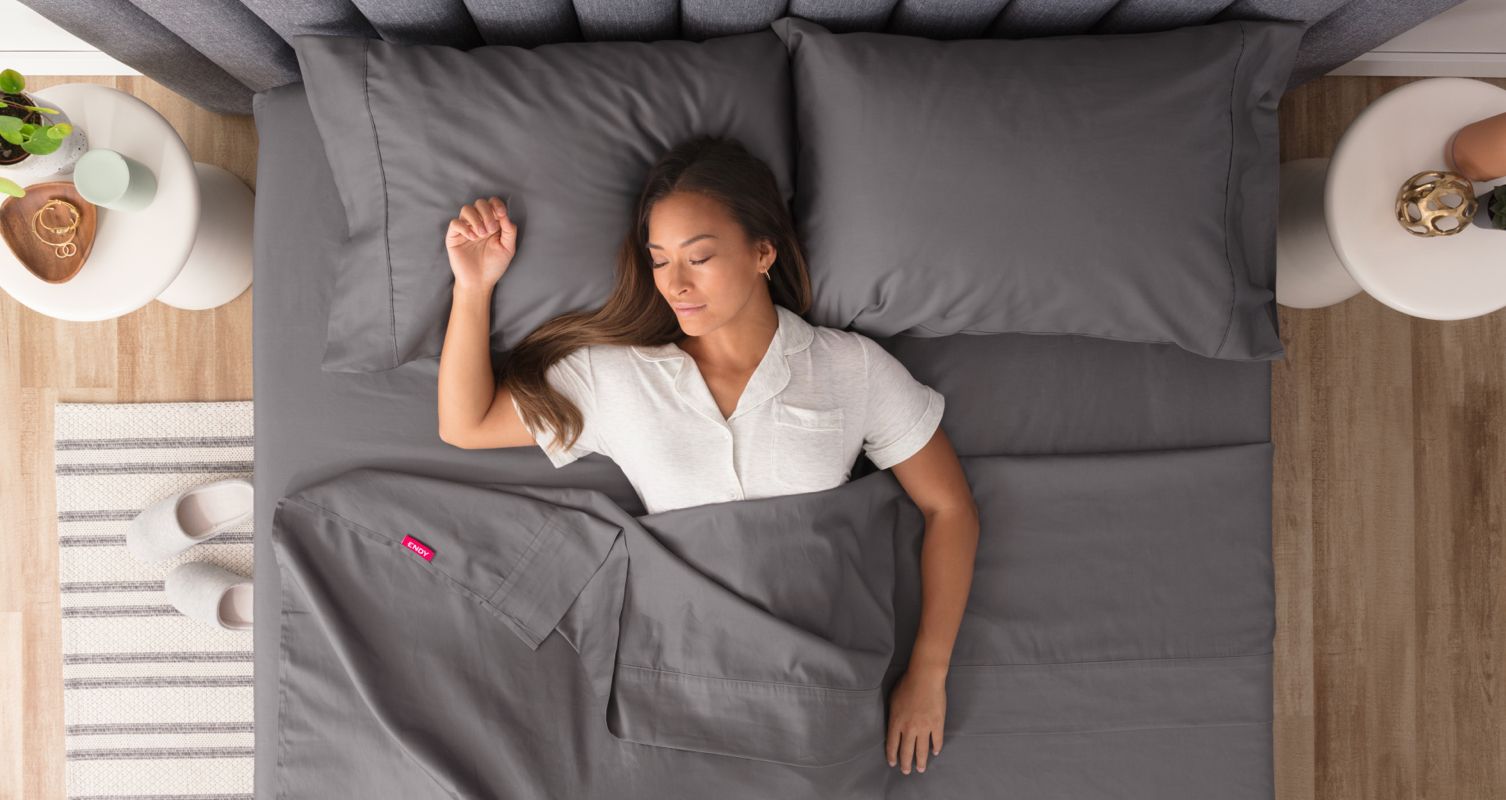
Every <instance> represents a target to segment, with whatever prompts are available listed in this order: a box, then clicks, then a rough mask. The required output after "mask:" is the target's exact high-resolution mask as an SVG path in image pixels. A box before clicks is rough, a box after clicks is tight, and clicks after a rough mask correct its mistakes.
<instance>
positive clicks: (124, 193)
mask: <svg viewBox="0 0 1506 800" xmlns="http://www.w3.org/2000/svg"><path fill="white" fill-rule="evenodd" d="M73 185H74V187H75V188H77V189H78V193H79V194H80V195H83V198H84V199H85V200H88V201H89V202H91V203H93V204H95V205H97V206H103V207H105V208H112V209H115V210H117V211H140V210H141V209H143V208H146V207H147V206H149V205H151V204H152V199H153V198H154V197H156V196H157V176H156V175H153V174H152V171H151V170H150V169H148V168H147V167H146V165H144V164H142V163H141V162H139V161H136V160H135V159H132V158H127V157H126V156H123V155H121V154H120V153H117V152H115V151H114V150H106V149H104V148H95V149H93V150H90V151H89V152H87V153H85V154H84V155H83V157H82V158H80V159H79V160H78V163H77V164H75V165H74V167H73Z"/></svg>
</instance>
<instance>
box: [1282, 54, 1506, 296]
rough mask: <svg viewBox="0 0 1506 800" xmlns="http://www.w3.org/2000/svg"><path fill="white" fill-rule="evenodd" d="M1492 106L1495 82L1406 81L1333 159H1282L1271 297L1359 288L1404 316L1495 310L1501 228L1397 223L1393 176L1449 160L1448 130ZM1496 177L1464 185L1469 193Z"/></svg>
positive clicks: (1502, 273)
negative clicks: (1435, 230)
mask: <svg viewBox="0 0 1506 800" xmlns="http://www.w3.org/2000/svg"><path fill="white" fill-rule="evenodd" d="M1502 112H1506V89H1502V88H1500V87H1497V86H1494V85H1492V84H1489V83H1486V82H1484V81H1477V80H1473V79H1470V78H1432V79H1428V80H1421V81H1415V82H1413V83H1409V84H1406V85H1404V86H1401V87H1400V88H1397V89H1395V90H1392V91H1391V92H1388V93H1387V94H1385V95H1384V96H1382V97H1381V98H1380V99H1378V100H1376V101H1375V102H1374V103H1371V104H1370V106H1369V107H1367V108H1366V109H1365V110H1364V112H1362V113H1361V114H1360V116H1359V117H1358V118H1356V119H1355V121H1354V122H1353V123H1352V124H1350V126H1349V128H1348V129H1347V130H1345V131H1344V135H1343V136H1342V137H1341V138H1340V139H1339V143H1338V145H1337V146H1336V147H1335V149H1334V153H1333V158H1331V159H1328V160H1326V161H1325V160H1324V159H1303V160H1301V161H1294V162H1288V163H1286V164H1283V165H1282V172H1281V180H1282V190H1281V195H1282V196H1281V202H1282V206H1281V211H1280V213H1281V222H1280V225H1279V226H1278V227H1279V233H1278V236H1277V278H1276V301H1277V302H1278V303H1281V304H1282V305H1285V306H1290V307H1293V308H1317V307H1320V306H1326V305H1332V304H1333V303H1337V302H1340V301H1342V300H1345V299H1347V298H1349V297H1351V296H1353V295H1355V294H1357V293H1358V292H1359V291H1360V290H1362V289H1363V290H1364V291H1365V292H1368V293H1369V294H1370V295H1371V296H1372V297H1374V298H1375V299H1376V300H1379V301H1380V302H1382V303H1384V304H1386V305H1388V306H1390V307H1391V308H1394V309H1396V310H1398V311H1401V312H1403V313H1405V314H1410V315H1412V316H1415V317H1423V318H1426V319H1438V320H1450V319H1465V318H1468V317H1476V316H1480V315H1482V314H1489V313H1491V312H1492V311H1496V310H1497V309H1500V308H1502V307H1506V232H1502V231H1491V230H1485V229H1483V228H1481V227H1479V226H1477V225H1473V224H1471V225H1469V226H1467V227H1466V229H1465V230H1463V231H1461V232H1459V233H1458V234H1455V235H1453V236H1434V237H1421V236H1414V235H1412V234H1410V233H1408V232H1407V231H1406V230H1405V229H1403V228H1402V227H1401V224H1400V223H1398V222H1397V221H1396V194H1397V192H1398V191H1399V190H1400V189H1401V186H1402V184H1403V183H1404V182H1406V180H1407V179H1408V178H1410V177H1412V176H1413V175H1415V174H1417V173H1419V172H1422V171H1424V170H1445V169H1448V163H1449V162H1448V159H1447V153H1446V148H1447V146H1448V143H1449V141H1450V139H1451V137H1452V136H1453V135H1454V133H1455V132H1457V131H1458V130H1459V129H1460V128H1462V127H1464V126H1465V125H1468V124H1469V123H1471V122H1474V121H1476V120H1479V119H1484V118H1486V117H1490V116H1494V115H1496V114H1500V113H1502ZM1502 182H1503V181H1501V180H1497V181H1494V182H1491V183H1475V191H1476V193H1477V194H1484V193H1485V192H1487V191H1489V189H1490V188H1491V187H1492V186H1495V185H1497V184H1500V183H1502ZM1320 187H1321V190H1319V188H1320ZM1325 231H1326V233H1327V236H1323V235H1322V233H1323V232H1325Z"/></svg>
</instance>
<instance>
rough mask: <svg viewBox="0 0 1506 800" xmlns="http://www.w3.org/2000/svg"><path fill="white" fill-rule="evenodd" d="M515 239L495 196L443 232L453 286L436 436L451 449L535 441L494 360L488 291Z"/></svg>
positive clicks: (442, 356) (504, 269)
mask: <svg viewBox="0 0 1506 800" xmlns="http://www.w3.org/2000/svg"><path fill="white" fill-rule="evenodd" d="M517 240H518V227H517V225H516V224H514V223H513V221H512V219H510V218H509V217H508V216H507V206H505V205H504V204H503V203H502V201H501V200H500V199H499V198H496V197H491V198H487V199H483V200H477V201H476V202H475V203H473V204H471V205H467V206H464V207H462V208H461V209H460V214H459V215H458V216H456V217H455V218H454V219H452V220H450V226H449V228H448V229H447V230H446V232H445V250H446V251H447V252H448V254H449V258H450V270H451V271H452V272H454V273H455V287H454V290H453V302H452V304H451V306H450V322H449V326H448V327H447V328H446V329H445V337H444V347H443V348H442V349H441V350H440V355H439V438H441V439H443V440H444V441H446V442H448V443H450V444H452V445H455V446H456V447H463V448H480V447H521V446H523V445H529V444H535V441H534V438H533V435H532V434H531V433H529V431H528V429H527V428H526V427H525V426H524V425H523V420H522V419H520V418H519V417H518V413H517V410H516V409H515V408H513V403H512V392H511V391H509V390H508V389H507V387H506V386H499V385H497V381H496V375H495V374H494V373H493V372H492V362H491V301H492V292H493V291H494V290H495V288H496V286H497V282H498V281H500V280H501V279H502V275H503V274H504V273H505V272H507V267H508V265H509V264H511V263H512V257H513V254H514V253H515V252H516V251H517Z"/></svg>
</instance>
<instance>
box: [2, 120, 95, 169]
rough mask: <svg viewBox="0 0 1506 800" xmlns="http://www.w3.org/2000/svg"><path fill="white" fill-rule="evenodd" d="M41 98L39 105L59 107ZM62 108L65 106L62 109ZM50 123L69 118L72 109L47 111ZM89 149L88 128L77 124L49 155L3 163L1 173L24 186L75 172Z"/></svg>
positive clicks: (53, 123) (54, 123)
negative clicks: (75, 165)
mask: <svg viewBox="0 0 1506 800" xmlns="http://www.w3.org/2000/svg"><path fill="white" fill-rule="evenodd" d="M34 102H37V105H41V106H45V107H47V108H57V106H51V105H48V104H47V103H45V102H39V101H34ZM58 110H59V111H62V109H58ZM43 116H45V117H46V118H47V121H48V123H49V124H52V125H56V124H57V123H59V122H69V120H68V113H67V112H66V111H63V113H60V114H44V115H43ZM88 149H89V138H88V136H87V135H86V134H85V133H84V129H83V128H80V127H79V126H77V125H74V126H73V131H72V132H71V133H69V134H68V138H67V139H64V140H63V143H62V144H61V145H59V146H58V149H56V150H54V151H52V152H51V153H48V154H47V155H45V156H27V157H26V158H25V159H23V160H22V161H21V162H20V163H17V164H9V165H5V166H0V177H3V178H9V179H11V180H13V181H15V182H16V183H18V184H20V185H22V186H29V185H31V184H33V183H41V182H42V181H46V180H51V179H54V178H56V177H58V176H62V175H70V174H72V173H73V165H74V164H75V163H76V162H77V161H78V160H79V158H80V157H81V156H83V154H84V153H85V152H87V151H88Z"/></svg>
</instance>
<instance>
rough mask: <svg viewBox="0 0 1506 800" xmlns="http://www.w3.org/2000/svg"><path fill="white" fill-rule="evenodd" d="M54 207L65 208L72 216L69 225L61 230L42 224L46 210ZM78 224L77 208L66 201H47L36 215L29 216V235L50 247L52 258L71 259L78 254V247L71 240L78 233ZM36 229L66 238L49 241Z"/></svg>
mask: <svg viewBox="0 0 1506 800" xmlns="http://www.w3.org/2000/svg"><path fill="white" fill-rule="evenodd" d="M55 207H64V208H67V209H68V211H69V212H70V213H71V214H72V215H73V220H72V221H71V222H69V224H67V225H66V226H64V227H61V228H54V227H52V226H51V225H48V224H46V223H44V222H42V215H43V214H44V213H46V212H47V210H48V209H51V208H55ZM78 223H79V213H78V207H77V206H75V205H73V204H72V203H70V202H68V201H67V200H57V199H53V200H49V201H47V204H46V205H44V206H42V207H41V208H39V209H37V211H36V213H35V214H32V215H31V235H32V236H35V237H36V238H37V241H39V242H41V243H42V244H45V245H47V246H48V247H51V248H52V254H53V256H54V257H56V258H71V257H72V256H75V255H77V254H78V245H77V244H74V242H73V238H74V236H76V235H77V232H78ZM38 228H41V229H43V230H46V231H48V232H50V233H52V234H53V235H55V236H66V237H67V238H65V239H63V240H62V241H60V242H54V241H51V240H49V239H48V238H47V237H46V236H44V235H43V234H42V231H41V230H38Z"/></svg>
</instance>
